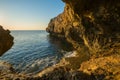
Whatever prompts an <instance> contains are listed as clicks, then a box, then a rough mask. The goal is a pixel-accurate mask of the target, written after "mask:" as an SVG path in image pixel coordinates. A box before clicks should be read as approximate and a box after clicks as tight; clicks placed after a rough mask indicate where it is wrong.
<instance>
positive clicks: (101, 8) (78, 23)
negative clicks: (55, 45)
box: [46, 0, 120, 53]
mask: <svg viewBox="0 0 120 80" xmlns="http://www.w3.org/2000/svg"><path fill="white" fill-rule="evenodd" d="M63 1H64V2H65V3H66V6H65V9H64V12H63V13H62V14H60V15H58V16H57V17H55V18H53V19H51V21H50V23H49V25H48V28H47V29H46V30H47V31H48V32H49V33H50V34H51V35H54V36H58V37H59V36H60V37H61V36H62V37H65V38H66V39H67V40H68V41H69V42H71V43H72V44H73V45H74V47H75V48H78V47H79V46H80V44H81V42H82V41H83V43H84V45H85V46H87V47H88V48H89V50H90V51H91V53H98V52H101V51H103V50H104V49H106V48H108V47H110V45H113V44H116V43H119V42H120V10H119V9H120V1H119V0H114V1H113V0H110V1H107V0H104V1H102V0H99V1H98V0H94V1H91V0H76V1H74V0H63ZM106 50H107V49H106Z"/></svg>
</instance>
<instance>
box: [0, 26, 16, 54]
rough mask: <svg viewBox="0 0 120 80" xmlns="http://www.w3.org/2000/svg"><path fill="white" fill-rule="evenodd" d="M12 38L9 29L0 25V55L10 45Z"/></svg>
mask: <svg viewBox="0 0 120 80" xmlns="http://www.w3.org/2000/svg"><path fill="white" fill-rule="evenodd" d="M13 39H14V38H13V37H12V36H11V35H10V31H9V30H4V29H3V27H2V26H0V56H1V55H2V54H3V53H5V52H6V51H7V50H9V49H10V48H11V47H12V45H13Z"/></svg>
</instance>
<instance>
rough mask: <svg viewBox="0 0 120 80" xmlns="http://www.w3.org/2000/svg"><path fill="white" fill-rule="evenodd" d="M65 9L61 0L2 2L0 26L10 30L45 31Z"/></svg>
mask: <svg viewBox="0 0 120 80" xmlns="http://www.w3.org/2000/svg"><path fill="white" fill-rule="evenodd" d="M63 9H64V3H63V2H62V1H61V0H0V25H2V26H3V27H4V28H5V29H10V30H44V29H45V28H46V27H47V25H48V23H49V21H50V19H51V18H53V17H56V16H57V15H58V14H60V13H61V12H63Z"/></svg>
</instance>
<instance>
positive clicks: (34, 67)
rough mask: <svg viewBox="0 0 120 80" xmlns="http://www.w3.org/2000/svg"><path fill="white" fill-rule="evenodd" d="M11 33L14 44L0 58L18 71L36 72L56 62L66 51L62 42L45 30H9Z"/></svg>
mask: <svg viewBox="0 0 120 80" xmlns="http://www.w3.org/2000/svg"><path fill="white" fill-rule="evenodd" d="M11 35H13V36H14V45H13V47H12V48H11V49H10V50H9V51H7V52H6V53H5V54H4V55H3V56H1V57H0V60H1V61H7V62H9V63H10V64H12V65H13V67H14V68H15V69H16V70H17V71H18V72H23V73H36V72H38V71H40V70H42V69H44V68H46V67H48V66H51V65H53V64H56V63H57V62H59V60H60V59H61V58H62V57H63V56H64V54H65V53H66V52H68V51H67V48H66V46H65V45H66V44H65V43H64V42H60V41H59V40H58V39H52V38H50V37H49V34H48V33H47V32H46V31H42V30H41V31H40V30H38V31H11ZM65 48H66V49H65Z"/></svg>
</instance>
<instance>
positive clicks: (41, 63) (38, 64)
mask: <svg viewBox="0 0 120 80" xmlns="http://www.w3.org/2000/svg"><path fill="white" fill-rule="evenodd" d="M57 62H58V59H57V56H56V57H55V56H52V57H46V58H43V59H38V60H35V61H33V62H31V63H28V64H27V65H26V66H24V67H23V64H24V63H23V64H20V65H19V66H18V67H17V68H18V69H22V70H20V71H22V72H21V73H29V74H31V73H32V74H34V73H37V72H39V71H41V70H42V69H44V68H46V67H49V66H51V65H54V64H56V63H57Z"/></svg>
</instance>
